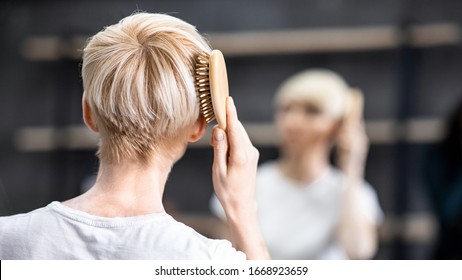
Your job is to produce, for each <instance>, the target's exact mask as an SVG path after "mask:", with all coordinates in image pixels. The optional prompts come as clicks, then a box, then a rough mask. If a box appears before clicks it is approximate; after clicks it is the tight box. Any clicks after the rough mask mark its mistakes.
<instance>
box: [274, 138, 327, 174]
mask: <svg viewBox="0 0 462 280" xmlns="http://www.w3.org/2000/svg"><path fill="white" fill-rule="evenodd" d="M329 151H330V146H329V145H328V144H324V143H319V144H313V145H310V146H309V147H305V148H304V149H303V150H298V151H293V150H290V149H284V148H283V151H282V158H281V160H280V168H281V171H282V173H283V174H284V175H285V176H286V177H288V178H290V179H292V180H294V181H297V182H300V183H311V182H313V181H314V180H316V179H318V178H319V177H320V176H322V174H324V172H326V170H327V169H328V168H329V165H330V164H329Z"/></svg>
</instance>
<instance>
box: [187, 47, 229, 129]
mask: <svg viewBox="0 0 462 280" xmlns="http://www.w3.org/2000/svg"><path fill="white" fill-rule="evenodd" d="M194 74H195V83H196V91H197V95H198V97H199V108H200V112H201V114H202V115H203V116H204V118H205V120H206V121H207V123H209V122H211V121H213V120H214V119H216V120H217V122H218V126H219V127H220V128H221V129H224V130H226V98H227V97H228V95H229V90H228V76H227V74H226V64H225V59H224V57H223V54H222V53H221V51H219V50H213V51H212V53H210V55H209V54H208V53H205V52H204V53H201V54H200V55H199V56H198V57H197V60H196V67H195V73H194Z"/></svg>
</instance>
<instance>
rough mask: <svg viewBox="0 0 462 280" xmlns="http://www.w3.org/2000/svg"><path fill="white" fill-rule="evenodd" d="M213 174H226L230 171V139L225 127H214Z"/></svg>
mask: <svg viewBox="0 0 462 280" xmlns="http://www.w3.org/2000/svg"><path fill="white" fill-rule="evenodd" d="M212 134H213V135H212V143H213V166H212V171H213V175H214V176H217V175H218V177H222V176H226V174H227V173H228V139H227V137H226V133H225V131H224V130H223V129H221V128H219V127H218V126H217V127H214V128H213V133H212Z"/></svg>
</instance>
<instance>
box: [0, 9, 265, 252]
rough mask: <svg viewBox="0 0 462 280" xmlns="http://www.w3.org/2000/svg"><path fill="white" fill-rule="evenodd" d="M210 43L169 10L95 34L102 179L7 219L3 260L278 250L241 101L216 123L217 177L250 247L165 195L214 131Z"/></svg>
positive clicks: (88, 106)
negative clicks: (258, 195)
mask: <svg viewBox="0 0 462 280" xmlns="http://www.w3.org/2000/svg"><path fill="white" fill-rule="evenodd" d="M202 52H208V53H209V52H210V47H209V46H208V45H207V43H206V41H205V40H204V39H203V38H202V37H201V36H200V35H199V34H198V33H197V30H196V29H195V28H194V27H193V26H191V25H190V24H188V23H186V22H184V21H182V20H179V19H177V18H174V17H171V16H167V15H161V14H148V13H139V14H135V15H132V16H129V17H127V18H125V19H123V20H122V21H120V22H119V23H118V24H114V25H112V26H109V27H107V28H105V29H104V30H103V31H101V32H99V33H98V34H96V35H95V36H93V37H92V38H91V40H89V42H88V44H87V46H86V47H85V49H84V54H83V65H82V79H83V85H84V90H85V92H84V95H83V99H82V107H83V118H84V121H85V124H86V125H87V126H88V127H89V128H90V129H91V130H93V131H95V132H98V133H99V135H100V137H101V141H100V146H99V150H98V156H99V158H100V168H99V171H98V176H97V179H96V182H95V184H94V185H93V186H92V187H91V189H90V190H89V191H87V192H86V193H84V194H82V195H81V196H78V197H75V198H73V199H70V200H68V201H65V202H63V203H61V202H57V201H55V202H52V203H51V204H49V205H48V206H46V207H43V208H40V209H37V210H35V211H32V212H30V213H26V214H21V215H14V216H9V217H1V218H0V259H228V258H233V259H236V258H238V259H242V258H245V257H246V256H247V258H267V257H268V254H267V251H266V247H265V246H264V243H263V241H262V238H261V234H260V229H259V226H258V222H257V215H256V209H255V201H254V192H255V188H254V187H255V174H256V168H257V161H258V151H257V150H256V149H255V148H254V147H253V146H252V144H251V143H250V140H249V138H248V137H247V134H246V132H245V130H244V129H243V127H242V125H241V123H240V122H239V120H238V119H237V113H236V109H235V107H234V105H233V102H232V99H228V100H227V117H228V118H227V119H228V124H227V127H228V128H227V132H226V133H225V132H224V131H223V130H221V129H219V128H215V129H214V131H213V140H212V145H213V146H214V163H213V183H214V188H215V191H216V193H217V196H218V197H219V199H220V201H221V202H222V203H223V205H224V207H225V209H226V214H227V215H228V217H229V218H230V219H229V220H230V229H231V231H232V236H233V238H232V241H233V243H234V244H233V245H234V247H235V248H236V249H237V250H240V251H242V252H244V253H245V254H246V255H244V254H242V253H241V252H238V251H237V250H236V249H235V248H233V247H232V246H231V244H230V243H229V242H228V241H223V240H212V239H208V238H205V237H204V236H202V235H200V234H198V233H197V232H195V231H194V230H193V229H192V228H189V227H187V226H185V225H184V224H181V223H179V222H177V221H175V220H174V219H173V218H172V217H171V216H169V215H168V214H167V213H165V210H164V206H163V204H162V195H163V192H164V187H165V182H166V180H167V176H168V174H169V172H170V169H171V168H172V165H173V164H174V163H175V162H176V161H177V160H178V159H180V158H181V157H182V156H183V154H184V152H185V149H186V146H187V143H188V142H193V141H196V140H198V139H199V138H200V137H202V136H203V134H204V131H205V128H206V122H205V119H204V118H203V117H200V116H199V104H198V101H197V94H196V92H195V88H194V78H193V77H194V71H193V70H194V65H195V60H196V58H197V56H198V55H199V54H200V53H202ZM242 186H246V188H243V187H242ZM191 187H194V186H191Z"/></svg>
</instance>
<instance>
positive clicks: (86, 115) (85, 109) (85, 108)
mask: <svg viewBox="0 0 462 280" xmlns="http://www.w3.org/2000/svg"><path fill="white" fill-rule="evenodd" d="M82 115H83V122H84V123H85V125H86V126H87V127H88V128H89V129H90V130H92V131H93V132H98V131H99V129H98V126H97V125H96V123H95V122H94V120H93V117H92V114H91V108H90V105H88V102H87V99H86V97H85V92H83V95H82Z"/></svg>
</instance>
